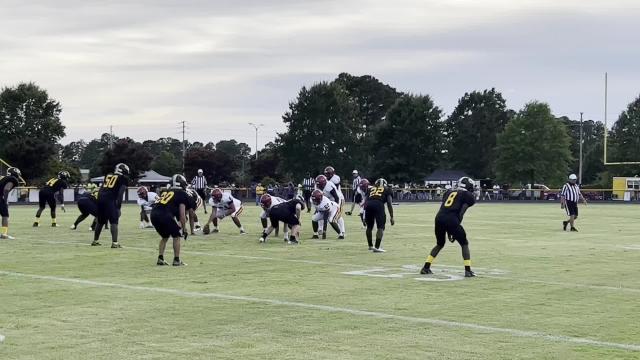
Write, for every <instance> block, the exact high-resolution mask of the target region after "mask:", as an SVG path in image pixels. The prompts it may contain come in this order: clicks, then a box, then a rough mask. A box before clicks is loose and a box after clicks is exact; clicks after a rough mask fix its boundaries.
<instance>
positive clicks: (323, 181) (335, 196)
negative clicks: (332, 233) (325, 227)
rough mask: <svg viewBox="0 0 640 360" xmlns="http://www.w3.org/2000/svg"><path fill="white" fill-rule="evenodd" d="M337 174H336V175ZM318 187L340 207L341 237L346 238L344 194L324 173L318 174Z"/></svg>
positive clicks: (339, 223)
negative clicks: (343, 211)
mask: <svg viewBox="0 0 640 360" xmlns="http://www.w3.org/2000/svg"><path fill="white" fill-rule="evenodd" d="M334 176H335V175H334ZM316 189H318V190H320V191H322V193H323V194H324V196H326V197H328V198H329V200H331V201H333V202H335V203H336V204H338V205H339V207H340V218H339V219H338V225H339V226H340V239H344V235H345V232H346V231H345V230H346V229H345V226H344V219H343V218H342V209H343V207H344V194H342V191H340V190H339V189H338V188H337V187H336V185H335V184H334V183H333V182H331V181H328V180H327V177H326V176H324V175H318V177H316Z"/></svg>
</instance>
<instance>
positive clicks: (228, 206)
mask: <svg viewBox="0 0 640 360" xmlns="http://www.w3.org/2000/svg"><path fill="white" fill-rule="evenodd" d="M209 204H210V205H211V208H212V210H211V217H210V218H209V220H208V221H207V223H206V224H205V226H204V229H203V230H202V232H203V233H204V234H208V233H209V223H213V232H214V233H217V232H218V221H220V220H222V219H224V218H225V217H227V216H231V220H233V223H234V224H236V226H237V227H238V229H240V235H244V234H246V231H244V228H243V227H242V224H241V223H240V219H239V218H238V216H240V214H242V210H243V208H242V202H241V201H240V200H238V199H236V198H234V197H233V195H231V194H230V193H223V192H222V190H220V189H218V188H215V189H213V191H212V192H211V199H209Z"/></svg>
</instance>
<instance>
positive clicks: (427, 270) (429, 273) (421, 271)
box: [420, 266, 433, 275]
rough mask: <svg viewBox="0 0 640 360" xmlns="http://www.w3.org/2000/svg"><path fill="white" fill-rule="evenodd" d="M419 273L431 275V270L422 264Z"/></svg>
mask: <svg viewBox="0 0 640 360" xmlns="http://www.w3.org/2000/svg"><path fill="white" fill-rule="evenodd" d="M420 274H421V275H431V274H433V271H431V269H429V268H428V267H425V266H423V267H422V270H420Z"/></svg>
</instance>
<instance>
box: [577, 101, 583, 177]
mask: <svg viewBox="0 0 640 360" xmlns="http://www.w3.org/2000/svg"><path fill="white" fill-rule="evenodd" d="M582 114H583V113H582V112H580V162H579V165H578V184H580V185H581V186H582V143H583V141H582Z"/></svg>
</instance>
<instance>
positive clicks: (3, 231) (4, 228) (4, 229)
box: [0, 226, 9, 235]
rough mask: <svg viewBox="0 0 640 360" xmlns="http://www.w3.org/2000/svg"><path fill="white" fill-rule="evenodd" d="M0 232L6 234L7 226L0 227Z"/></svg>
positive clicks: (7, 231)
mask: <svg viewBox="0 0 640 360" xmlns="http://www.w3.org/2000/svg"><path fill="white" fill-rule="evenodd" d="M0 232H1V233H2V235H7V234H8V233H9V227H8V226H3V227H1V228H0Z"/></svg>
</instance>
